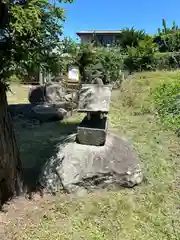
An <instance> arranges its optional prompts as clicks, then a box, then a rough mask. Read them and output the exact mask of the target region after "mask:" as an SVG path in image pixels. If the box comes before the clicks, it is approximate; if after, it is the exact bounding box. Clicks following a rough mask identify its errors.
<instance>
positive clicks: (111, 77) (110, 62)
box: [76, 45, 123, 83]
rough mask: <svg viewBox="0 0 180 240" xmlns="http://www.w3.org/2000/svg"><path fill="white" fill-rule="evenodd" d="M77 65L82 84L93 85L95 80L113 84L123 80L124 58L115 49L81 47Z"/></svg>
mask: <svg viewBox="0 0 180 240" xmlns="http://www.w3.org/2000/svg"><path fill="white" fill-rule="evenodd" d="M76 64H78V65H79V68H80V73H81V77H82V82H86V83H91V82H92V81H93V80H94V79H95V78H101V79H102V80H103V82H104V83H113V82H116V81H117V80H120V79H121V71H122V70H123V58H122V56H121V54H120V51H117V49H115V48H111V49H109V48H104V47H99V48H98V47H97V48H94V47H93V46H91V45H87V46H81V47H80V49H79V53H78V55H77V57H76Z"/></svg>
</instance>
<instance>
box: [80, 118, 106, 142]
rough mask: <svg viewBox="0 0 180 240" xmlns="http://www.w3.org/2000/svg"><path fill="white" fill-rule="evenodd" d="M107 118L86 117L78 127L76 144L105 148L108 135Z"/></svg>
mask: <svg viewBox="0 0 180 240" xmlns="http://www.w3.org/2000/svg"><path fill="white" fill-rule="evenodd" d="M107 125H108V123H107V117H104V118H102V119H100V118H99V116H93V117H92V116H91V118H90V119H88V116H86V117H85V118H84V119H83V120H82V122H81V123H80V124H79V126H78V127H77V137H76V142H77V143H80V144H84V145H94V146H103V145H104V144H105V142H106V135H107Z"/></svg>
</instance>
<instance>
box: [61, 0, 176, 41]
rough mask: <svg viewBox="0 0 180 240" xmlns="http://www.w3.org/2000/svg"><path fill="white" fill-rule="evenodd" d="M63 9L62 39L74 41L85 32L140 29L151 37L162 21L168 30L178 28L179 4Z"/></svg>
mask: <svg viewBox="0 0 180 240" xmlns="http://www.w3.org/2000/svg"><path fill="white" fill-rule="evenodd" d="M61 6H63V7H65V11H66V12H65V15H66V18H67V19H66V21H65V23H64V35H65V36H68V37H71V38H73V39H74V40H76V38H77V36H76V32H78V31H83V30H84V31H85V30H120V29H122V28H124V27H133V26H134V27H135V28H136V29H144V30H145V31H146V32H147V33H149V34H154V33H156V31H157V28H158V27H161V26H162V19H163V18H164V19H165V20H166V22H167V25H168V26H171V25H172V22H173V21H175V22H176V24H178V25H179V26H180V0H171V1H170V0H149V1H146V0H136V1H134V0H127V1H126V0H123V1H122V0H111V1H110V0H74V3H73V4H61Z"/></svg>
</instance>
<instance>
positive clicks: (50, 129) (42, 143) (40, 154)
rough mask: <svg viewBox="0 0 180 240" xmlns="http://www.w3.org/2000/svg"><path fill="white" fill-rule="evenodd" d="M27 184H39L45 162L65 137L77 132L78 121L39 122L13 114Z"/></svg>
mask: <svg viewBox="0 0 180 240" xmlns="http://www.w3.org/2000/svg"><path fill="white" fill-rule="evenodd" d="M21 114H22V112H21ZM12 118H13V123H14V129H15V134H16V140H17V144H18V147H19V150H20V156H21V161H22V167H23V178H24V179H23V180H24V183H25V185H26V186H29V187H33V186H35V185H36V184H37V181H38V180H39V177H40V174H41V172H42V169H43V167H44V165H45V163H46V162H47V161H48V160H50V158H51V157H52V156H54V155H55V154H56V146H57V144H59V143H60V142H62V139H63V138H66V137H67V136H68V135H70V134H72V133H75V132H76V128H77V124H78V122H69V121H67V120H65V121H53V122H44V123H42V122H39V121H37V120H35V119H31V118H29V117H27V116H23V115H21V116H16V115H15V114H12Z"/></svg>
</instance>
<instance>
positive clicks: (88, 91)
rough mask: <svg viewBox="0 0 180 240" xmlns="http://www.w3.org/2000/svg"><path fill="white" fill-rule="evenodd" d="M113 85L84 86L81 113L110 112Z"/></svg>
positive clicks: (80, 101)
mask: <svg viewBox="0 0 180 240" xmlns="http://www.w3.org/2000/svg"><path fill="white" fill-rule="evenodd" d="M111 88H112V87H111V85H106V86H105V85H104V86H99V85H98V84H84V85H82V88H81V90H80V93H79V94H80V97H79V106H78V111H79V112H89V111H101V112H108V111H109V104H110V97H111Z"/></svg>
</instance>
